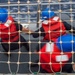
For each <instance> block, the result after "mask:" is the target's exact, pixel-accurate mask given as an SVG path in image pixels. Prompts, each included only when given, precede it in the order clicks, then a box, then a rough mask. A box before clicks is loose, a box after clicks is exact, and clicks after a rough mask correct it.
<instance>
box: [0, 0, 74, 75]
mask: <svg viewBox="0 0 75 75" xmlns="http://www.w3.org/2000/svg"><path fill="white" fill-rule="evenodd" d="M0 8H6V9H7V10H8V14H9V16H10V15H11V16H12V17H13V18H14V23H16V22H17V23H18V24H19V25H18V26H17V28H16V29H18V31H15V32H13V31H14V30H15V28H11V29H12V31H11V30H10V28H8V38H5V39H4V40H7V39H8V40H11V39H13V38H14V37H13V36H12V37H10V36H9V35H11V32H12V34H13V35H14V34H15V33H17V32H18V35H17V36H18V37H17V38H18V39H16V40H15V41H12V40H11V41H3V40H2V37H7V36H6V34H7V30H5V32H2V29H1V28H0V38H1V39H0V73H1V74H7V73H9V74H10V73H11V74H19V73H20V74H30V73H32V74H38V75H40V74H39V73H44V74H46V73H48V74H50V73H52V72H53V73H54V74H55V73H57V74H58V72H59V74H63V73H74V70H73V64H74V62H75V61H74V58H75V57H74V47H75V37H74V33H75V32H74V29H75V25H74V24H75V0H0ZM46 8H49V9H50V10H52V11H54V12H55V14H56V15H57V16H58V17H59V18H60V19H61V20H62V21H63V22H66V23H64V24H65V25H66V24H69V25H70V27H69V26H68V27H67V28H66V29H65V30H62V25H61V24H59V25H60V30H59V31H60V32H63V33H64V32H67V33H65V34H71V35H72V37H71V39H70V41H68V40H67V39H69V38H67V39H66V40H67V42H64V43H65V45H67V44H68V43H69V46H70V45H71V47H72V48H71V50H70V52H68V53H71V54H72V55H71V56H70V58H69V59H68V60H67V62H64V63H62V61H63V59H64V60H66V59H67V58H66V56H60V57H59V56H58V57H57V62H56V61H55V56H53V57H54V58H53V59H52V55H51V53H52V52H50V50H51V49H54V48H53V47H54V45H53V44H56V43H55V42H53V41H51V40H48V39H47V40H46V41H44V40H43V36H42V34H41V33H44V36H45V34H46V33H47V32H46V33H45V32H44V31H43V32H41V30H40V28H41V26H42V23H41V19H42V16H41V14H42V13H41V12H42V11H43V10H44V9H46ZM60 22H61V21H60ZM20 24H21V25H22V26H23V27H25V28H28V29H30V30H32V31H34V33H35V34H36V36H34V37H37V38H34V37H33V35H31V32H28V34H26V33H25V32H22V28H21V25H20ZM50 26H51V24H49V28H48V29H49V30H51V27H50ZM54 27H55V26H54ZM38 29H39V31H38V32H37V31H36V30H38ZM35 31H36V32H35ZM59 31H57V30H55V31H50V32H53V33H54V34H56V33H55V32H57V33H58V32H59ZM69 31H70V32H71V33H69ZM50 32H49V33H50ZM53 33H52V34H53ZM3 34H5V35H3ZM65 34H64V35H65ZM15 35H16V34H15ZM15 37H16V36H15ZM51 37H52V36H51V35H49V36H48V38H50V39H51ZM61 37H62V34H61V33H60V42H58V43H60V44H61V47H60V48H61V50H62V51H61V50H60V51H61V52H60V54H61V55H64V52H63V51H64V49H63V45H62V39H61ZM25 40H26V41H25ZM70 42H71V43H70ZM27 44H29V46H28V45H27ZM42 44H43V46H42ZM46 44H48V47H47V48H46V49H47V52H46V49H45V48H44V50H45V51H44V50H43V47H44V45H46ZM49 44H50V45H49ZM24 46H25V47H24ZM27 46H28V47H27ZM28 48H29V51H28ZM5 49H6V50H5ZM12 49H13V50H12ZM66 49H67V47H66ZM68 49H69V48H68ZM68 49H67V50H66V51H68ZM35 50H40V51H41V52H38V53H37V52H35ZM55 50H56V49H55ZM6 51H7V52H6ZM42 51H43V52H42ZM7 54H8V55H7ZM47 54H48V56H47V57H46V55H47ZM56 54H57V55H59V52H56V53H55V54H54V55H56ZM65 55H66V54H65ZM42 56H43V57H44V58H46V59H44V58H43V57H42ZM58 58H60V60H61V61H60V60H58ZM37 60H38V61H37ZM47 60H48V61H47ZM52 60H53V61H52ZM35 61H37V62H35ZM58 61H60V62H59V63H58ZM32 63H33V64H34V65H33V66H34V67H33V66H31V64H32ZM42 64H43V65H42ZM58 64H60V65H59V66H58ZM62 64H64V65H66V66H64V65H63V66H62ZM35 65H37V66H35ZM44 65H45V67H46V66H47V67H46V69H45V67H43V66H44ZM52 65H54V68H53V66H52ZM56 65H57V66H58V67H59V71H56V70H57V69H58V67H55V66H56ZM48 70H49V71H48Z"/></svg>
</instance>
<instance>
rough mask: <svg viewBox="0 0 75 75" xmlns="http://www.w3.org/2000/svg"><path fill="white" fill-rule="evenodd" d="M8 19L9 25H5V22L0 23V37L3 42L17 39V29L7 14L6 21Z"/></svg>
mask: <svg viewBox="0 0 75 75" xmlns="http://www.w3.org/2000/svg"><path fill="white" fill-rule="evenodd" d="M8 20H10V21H11V24H10V26H9V27H7V26H5V24H0V37H1V39H2V41H3V42H14V41H16V40H17V39H19V34H18V31H16V26H15V23H14V19H13V18H12V17H11V16H9V17H8V19H7V21H8ZM9 33H10V34H9Z"/></svg>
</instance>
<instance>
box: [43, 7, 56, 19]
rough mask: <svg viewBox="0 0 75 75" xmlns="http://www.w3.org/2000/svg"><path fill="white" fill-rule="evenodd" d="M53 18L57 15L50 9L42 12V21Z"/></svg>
mask: <svg viewBox="0 0 75 75" xmlns="http://www.w3.org/2000/svg"><path fill="white" fill-rule="evenodd" d="M49 11H50V12H49ZM53 16H55V13H54V12H53V11H51V10H50V9H49V8H46V9H45V10H44V11H42V20H45V19H49V18H52V17H53Z"/></svg>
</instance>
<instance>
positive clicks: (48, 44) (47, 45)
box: [46, 43, 54, 52]
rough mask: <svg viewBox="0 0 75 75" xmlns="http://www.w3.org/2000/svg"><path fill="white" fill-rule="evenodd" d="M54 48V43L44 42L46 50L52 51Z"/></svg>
mask: <svg viewBox="0 0 75 75" xmlns="http://www.w3.org/2000/svg"><path fill="white" fill-rule="evenodd" d="M53 50H54V43H51V44H50V43H47V44H46V52H53Z"/></svg>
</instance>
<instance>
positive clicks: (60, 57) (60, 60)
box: [56, 55, 69, 62]
mask: <svg viewBox="0 0 75 75" xmlns="http://www.w3.org/2000/svg"><path fill="white" fill-rule="evenodd" d="M68 60H69V59H68V55H58V56H56V61H57V62H62V61H68Z"/></svg>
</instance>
